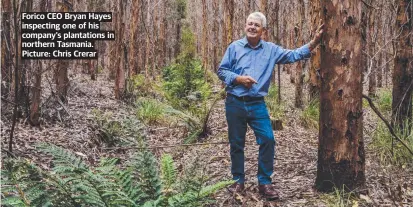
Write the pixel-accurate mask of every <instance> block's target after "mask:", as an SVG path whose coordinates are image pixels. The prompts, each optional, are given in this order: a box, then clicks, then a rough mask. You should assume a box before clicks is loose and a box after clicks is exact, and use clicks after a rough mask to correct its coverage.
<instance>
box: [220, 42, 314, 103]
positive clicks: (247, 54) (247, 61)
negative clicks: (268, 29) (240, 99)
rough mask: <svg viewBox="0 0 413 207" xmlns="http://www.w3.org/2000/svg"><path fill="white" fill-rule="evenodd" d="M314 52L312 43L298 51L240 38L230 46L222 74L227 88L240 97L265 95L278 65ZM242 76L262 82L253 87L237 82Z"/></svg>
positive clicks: (300, 58) (308, 55)
mask: <svg viewBox="0 0 413 207" xmlns="http://www.w3.org/2000/svg"><path fill="white" fill-rule="evenodd" d="M310 55H311V53H310V49H309V44H306V45H304V46H302V47H300V48H298V49H295V50H287V49H284V48H282V47H280V46H278V45H275V44H274V43H272V42H265V41H264V40H260V42H259V43H258V45H257V46H256V47H255V48H252V47H251V46H250V45H249V44H248V41H247V38H246V37H244V38H243V39H240V40H237V41H235V42H233V43H231V44H230V45H229V47H228V48H227V51H226V52H225V55H224V57H223V59H222V61H221V64H220V65H219V69H218V72H217V74H218V77H219V79H221V80H222V81H224V82H225V84H226V88H225V90H226V91H227V92H228V93H231V94H233V95H236V96H253V97H262V96H266V95H267V94H268V89H269V87H270V82H271V74H272V73H273V71H274V70H273V69H274V66H275V64H285V63H293V62H296V61H299V60H302V59H304V58H309V57H310ZM239 75H243V76H244V75H249V76H251V77H252V78H254V80H256V81H257V82H258V83H257V84H254V85H252V87H251V88H250V89H248V88H247V87H245V86H244V85H242V84H235V83H234V81H235V78H236V77H237V76H239Z"/></svg>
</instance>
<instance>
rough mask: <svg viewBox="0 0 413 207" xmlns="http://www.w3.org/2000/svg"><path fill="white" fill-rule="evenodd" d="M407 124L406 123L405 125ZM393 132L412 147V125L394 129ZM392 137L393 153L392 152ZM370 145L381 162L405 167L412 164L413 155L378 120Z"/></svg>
mask: <svg viewBox="0 0 413 207" xmlns="http://www.w3.org/2000/svg"><path fill="white" fill-rule="evenodd" d="M406 126H407V125H406ZM395 134H396V135H398V137H399V138H400V139H401V140H402V141H403V142H404V143H405V144H406V145H407V146H408V147H409V148H410V149H413V127H412V126H410V127H406V128H404V129H403V130H400V129H398V128H396V129H395ZM392 139H394V140H393V154H392ZM372 146H373V149H375V152H376V153H377V155H378V157H379V159H380V161H381V162H382V163H383V164H395V165H397V166H402V167H406V166H407V165H410V166H413V156H412V155H411V154H410V152H409V151H408V150H407V149H406V148H405V147H404V146H403V145H402V144H401V143H400V142H399V141H398V140H396V139H395V138H393V135H392V134H391V133H390V131H389V129H388V128H387V126H386V125H385V124H384V123H383V122H380V123H379V124H378V125H377V128H376V130H375V132H374V133H373V135H372Z"/></svg>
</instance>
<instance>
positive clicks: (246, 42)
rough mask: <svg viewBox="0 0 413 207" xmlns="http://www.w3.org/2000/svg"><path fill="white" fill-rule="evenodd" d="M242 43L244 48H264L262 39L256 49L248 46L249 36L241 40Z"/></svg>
mask: <svg viewBox="0 0 413 207" xmlns="http://www.w3.org/2000/svg"><path fill="white" fill-rule="evenodd" d="M241 42H242V44H243V45H244V47H247V46H248V47H249V48H252V49H257V48H259V47H261V48H262V47H263V45H262V42H263V41H262V39H260V41H259V42H258V45H257V46H256V47H255V48H253V47H251V45H249V44H248V40H247V36H245V37H244V38H242V39H241Z"/></svg>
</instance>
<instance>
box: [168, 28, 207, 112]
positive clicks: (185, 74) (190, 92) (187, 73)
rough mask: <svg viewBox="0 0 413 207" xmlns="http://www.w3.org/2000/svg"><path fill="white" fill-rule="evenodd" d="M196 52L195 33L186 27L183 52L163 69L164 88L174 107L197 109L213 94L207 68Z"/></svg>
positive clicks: (182, 45) (182, 44) (183, 34)
mask: <svg viewBox="0 0 413 207" xmlns="http://www.w3.org/2000/svg"><path fill="white" fill-rule="evenodd" d="M195 52H196V47H195V38H194V34H193V33H192V32H191V31H190V29H189V28H187V27H186V28H184V29H183V32H182V41H181V53H180V54H179V56H178V57H177V59H176V61H175V63H173V64H171V65H169V66H167V67H165V68H164V69H163V76H162V77H163V79H164V83H163V88H164V90H165V93H166V98H167V99H168V101H169V102H171V104H172V106H173V107H174V108H178V109H190V110H193V111H197V109H198V108H199V106H200V105H201V104H202V102H203V101H205V100H207V98H208V97H209V96H210V94H211V86H210V85H209V83H208V82H206V79H205V70H204V69H203V68H202V63H201V61H200V60H199V59H197V58H195V57H194V54H195Z"/></svg>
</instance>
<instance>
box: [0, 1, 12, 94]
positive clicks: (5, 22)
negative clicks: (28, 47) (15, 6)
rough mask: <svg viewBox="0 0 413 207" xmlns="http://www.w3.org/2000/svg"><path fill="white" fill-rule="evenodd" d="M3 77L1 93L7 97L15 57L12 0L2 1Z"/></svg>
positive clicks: (0, 33)
mask: <svg viewBox="0 0 413 207" xmlns="http://www.w3.org/2000/svg"><path fill="white" fill-rule="evenodd" d="M1 4H2V8H1V12H2V15H1V25H2V30H1V32H0V35H1V40H2V41H1V63H2V64H1V79H2V82H3V83H4V84H2V85H1V94H2V96H3V97H7V96H8V94H9V92H10V85H11V83H12V80H13V79H12V74H13V59H12V58H13V57H12V45H11V44H12V42H11V21H10V20H11V14H12V5H11V1H10V0H2V1H1Z"/></svg>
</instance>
